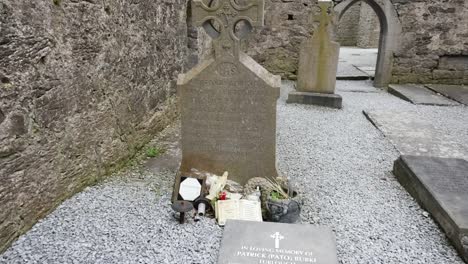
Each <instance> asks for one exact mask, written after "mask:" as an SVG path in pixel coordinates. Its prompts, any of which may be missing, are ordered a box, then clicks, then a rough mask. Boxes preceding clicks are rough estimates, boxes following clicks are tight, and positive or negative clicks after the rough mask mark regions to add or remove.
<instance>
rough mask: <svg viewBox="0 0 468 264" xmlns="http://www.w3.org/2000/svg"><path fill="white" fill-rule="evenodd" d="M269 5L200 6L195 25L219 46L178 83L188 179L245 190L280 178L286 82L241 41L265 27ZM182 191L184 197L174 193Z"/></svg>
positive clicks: (223, 0)
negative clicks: (279, 125)
mask: <svg viewBox="0 0 468 264" xmlns="http://www.w3.org/2000/svg"><path fill="white" fill-rule="evenodd" d="M263 9H264V0H252V1H245V2H244V1H243V2H240V1H232V0H218V1H214V4H213V5H207V4H205V3H204V2H202V1H201V0H193V5H192V10H193V14H192V16H193V18H194V20H195V24H196V25H197V26H202V27H203V28H204V29H205V31H206V32H207V33H208V35H210V37H211V38H212V40H213V41H212V42H213V52H212V54H211V56H209V57H208V58H207V59H205V60H204V61H203V62H201V63H200V64H198V65H197V66H195V67H194V68H193V69H191V70H190V71H189V72H187V73H186V74H181V75H179V78H178V81H177V85H178V95H179V97H180V106H181V118H182V120H181V121H182V128H181V130H182V135H181V136H182V141H181V143H182V163H181V167H180V173H179V174H180V175H179V176H178V178H177V180H176V186H175V188H177V185H178V182H180V177H181V175H182V176H183V175H184V174H187V173H189V172H190V171H191V170H192V169H197V170H200V171H207V172H210V173H214V174H217V175H221V174H222V173H223V172H224V171H228V172H229V179H230V180H234V181H237V182H239V183H241V184H244V183H246V182H247V181H248V180H249V179H250V178H253V177H270V178H271V177H277V171H276V101H277V99H278V98H279V89H280V85H281V78H280V77H279V76H275V75H272V74H270V73H269V72H268V71H267V70H265V69H264V68H263V67H262V66H261V65H259V64H258V63H256V62H255V61H254V60H253V59H252V58H250V57H249V56H247V55H246V54H245V53H243V52H242V51H241V50H240V41H241V39H243V38H245V37H246V35H247V34H248V32H249V31H251V30H252V28H253V27H258V26H262V25H263V14H264V13H263V12H264V11H263ZM175 191H177V189H175Z"/></svg>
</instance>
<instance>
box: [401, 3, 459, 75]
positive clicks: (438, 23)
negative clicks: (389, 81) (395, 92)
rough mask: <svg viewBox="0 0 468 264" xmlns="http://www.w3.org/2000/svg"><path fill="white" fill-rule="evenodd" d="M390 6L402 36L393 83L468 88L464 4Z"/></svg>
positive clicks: (403, 4)
mask: <svg viewBox="0 0 468 264" xmlns="http://www.w3.org/2000/svg"><path fill="white" fill-rule="evenodd" d="M394 4H395V7H396V9H397V11H398V14H399V16H400V21H401V24H402V28H403V34H402V44H401V47H400V51H399V52H398V53H397V54H395V60H394V68H393V82H401V83H407V82H414V83H420V82H422V83H448V84H462V83H463V84H468V1H466V0H451V1H437V0H426V1H414V0H394Z"/></svg>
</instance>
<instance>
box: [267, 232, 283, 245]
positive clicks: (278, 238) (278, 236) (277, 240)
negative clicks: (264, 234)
mask: <svg viewBox="0 0 468 264" xmlns="http://www.w3.org/2000/svg"><path fill="white" fill-rule="evenodd" d="M270 237H271V238H273V239H274V240H275V248H280V241H281V240H283V239H284V236H282V235H281V234H280V233H279V232H276V233H274V234H273V235H271V236H270Z"/></svg>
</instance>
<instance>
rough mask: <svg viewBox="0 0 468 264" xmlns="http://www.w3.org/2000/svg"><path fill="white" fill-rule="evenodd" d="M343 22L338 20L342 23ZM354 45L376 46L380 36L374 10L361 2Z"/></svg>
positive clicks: (378, 23)
mask: <svg viewBox="0 0 468 264" xmlns="http://www.w3.org/2000/svg"><path fill="white" fill-rule="evenodd" d="M342 23H343V22H340V24H342ZM357 35H358V37H357V40H356V46H357V47H360V48H378V47H379V38H380V21H379V18H378V17H377V15H376V14H375V11H374V10H373V9H372V7H370V6H369V5H368V4H366V3H364V2H362V3H361V9H360V13H359V26H358V32H357Z"/></svg>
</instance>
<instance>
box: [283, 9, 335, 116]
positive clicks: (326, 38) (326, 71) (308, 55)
mask: <svg viewBox="0 0 468 264" xmlns="http://www.w3.org/2000/svg"><path fill="white" fill-rule="evenodd" d="M318 2H319V6H320V8H321V17H320V26H319V28H318V30H317V32H315V33H314V35H313V36H312V37H311V38H309V39H308V40H306V41H305V42H304V43H303V44H302V46H301V50H300V56H299V72H298V80H297V91H295V92H291V93H290V94H289V97H288V100H287V102H288V103H301V104H315V105H322V106H329V107H334V108H341V106H342V98H341V96H339V95H337V94H335V85H336V72H337V70H338V57H339V53H340V44H338V43H337V42H334V41H331V40H330V34H329V28H330V24H331V21H332V15H331V14H329V11H331V10H332V8H333V2H332V1H331V0H319V1H318Z"/></svg>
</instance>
